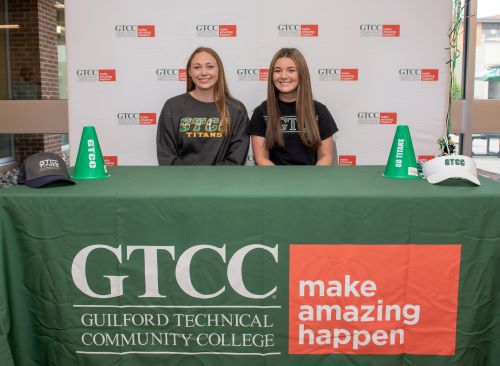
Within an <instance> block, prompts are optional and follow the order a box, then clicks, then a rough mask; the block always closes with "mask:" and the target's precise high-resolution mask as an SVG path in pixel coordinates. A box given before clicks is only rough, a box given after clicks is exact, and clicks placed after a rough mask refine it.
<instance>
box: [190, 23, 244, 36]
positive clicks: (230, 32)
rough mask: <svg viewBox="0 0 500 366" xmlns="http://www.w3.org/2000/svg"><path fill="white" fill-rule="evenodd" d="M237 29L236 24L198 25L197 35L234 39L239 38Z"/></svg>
mask: <svg viewBox="0 0 500 366" xmlns="http://www.w3.org/2000/svg"><path fill="white" fill-rule="evenodd" d="M237 29H238V27H237V25H236V24H219V25H216V24H198V25H197V26H196V35H197V36H198V37H221V38H228V37H230V38H234V37H236V36H237Z"/></svg>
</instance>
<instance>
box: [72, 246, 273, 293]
mask: <svg viewBox="0 0 500 366" xmlns="http://www.w3.org/2000/svg"><path fill="white" fill-rule="evenodd" d="M175 249H176V248H175V246H171V245H164V246H153V245H151V246H148V245H127V246H123V247H122V246H121V245H119V246H118V247H117V248H115V247H112V246H109V245H104V244H95V245H90V246H88V247H85V248H83V249H82V250H80V251H79V252H78V253H77V254H76V256H75V257H74V259H73V263H72V266H71V275H72V278H73V282H74V284H75V286H76V287H77V288H78V289H79V290H80V291H81V292H83V293H84V294H85V295H87V296H89V297H92V298H96V299H110V298H116V297H120V296H123V295H124V293H125V286H124V280H125V279H126V278H129V277H130V276H129V275H105V276H102V277H104V278H105V279H102V281H100V282H99V283H98V284H96V285H95V287H94V288H103V282H104V286H105V287H107V291H106V293H104V294H103V293H97V292H96V291H95V290H94V289H93V288H92V284H90V283H89V277H88V276H87V264H88V262H89V261H91V260H92V259H95V255H96V254H97V253H99V255H107V256H110V257H111V258H113V262H114V263H113V265H112V266H110V271H111V272H112V271H113V269H115V270H116V268H119V271H118V272H119V273H122V274H123V273H125V272H126V269H125V268H126V266H123V268H122V267H121V265H122V264H123V263H124V261H129V260H130V259H131V257H132V256H134V253H142V256H143V258H144V263H143V265H144V273H143V274H142V278H143V280H144V294H142V295H140V296H138V297H141V298H164V297H167V295H166V294H162V293H160V289H159V281H160V278H159V276H158V271H159V266H162V267H163V266H172V264H171V262H170V263H164V262H159V261H158V257H159V253H165V254H167V255H168V256H169V257H170V258H172V260H173V261H175V260H176V251H175ZM256 251H258V252H260V253H262V252H264V253H266V254H267V255H269V256H271V257H272V259H273V260H274V262H275V263H278V245H275V246H274V247H268V246H266V245H262V244H250V245H247V246H244V247H242V248H240V249H238V250H237V251H236V252H235V253H234V254H233V255H232V257H231V258H228V256H227V251H226V245H223V246H222V247H220V248H219V247H217V246H213V245H206V244H202V245H195V246H193V247H191V248H189V249H187V250H185V251H184V252H183V253H182V254H181V255H180V256H179V257H178V259H177V263H176V264H175V265H174V266H173V267H174V268H173V270H174V273H175V274H174V276H175V280H176V283H177V285H178V286H179V288H180V289H181V290H182V291H183V292H184V293H185V294H187V295H189V296H191V297H193V298H197V299H213V298H216V297H218V296H220V295H222V294H223V293H224V292H225V291H226V286H225V285H223V284H221V285H220V287H219V290H217V291H215V292H211V293H207V292H206V291H204V292H202V290H200V289H199V288H196V287H195V285H194V283H193V281H192V279H191V261H192V260H193V258H194V257H198V256H202V257H203V256H204V255H207V254H210V255H211V256H210V258H211V260H213V258H214V256H216V257H217V258H219V262H220V263H219V265H220V266H226V263H227V266H226V273H227V281H228V283H229V285H230V287H231V288H232V289H233V290H234V291H235V292H236V293H237V294H238V295H240V296H242V297H244V298H247V299H266V298H268V297H270V296H272V295H273V294H275V293H276V291H277V287H276V286H274V287H272V285H269V286H268V288H267V289H265V290H262V291H260V292H259V293H256V292H253V291H255V290H250V289H248V288H247V287H246V286H245V280H244V278H243V277H244V273H245V272H244V271H243V269H242V268H243V262H244V261H245V257H246V256H247V255H249V254H250V253H252V252H256ZM211 263H212V262H211ZM197 270H198V271H199V270H200V269H199V268H198V269H197ZM207 270H209V271H210V270H211V269H210V268H209V269H207ZM134 272H136V271H134ZM131 276H133V274H131ZM127 296H130V294H128V293H127Z"/></svg>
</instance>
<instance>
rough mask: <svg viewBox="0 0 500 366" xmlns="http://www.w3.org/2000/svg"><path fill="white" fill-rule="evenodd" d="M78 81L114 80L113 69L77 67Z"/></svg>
mask: <svg viewBox="0 0 500 366" xmlns="http://www.w3.org/2000/svg"><path fill="white" fill-rule="evenodd" d="M76 77H77V80H78V81H90V82H98V81H116V70H115V69H78V70H76Z"/></svg>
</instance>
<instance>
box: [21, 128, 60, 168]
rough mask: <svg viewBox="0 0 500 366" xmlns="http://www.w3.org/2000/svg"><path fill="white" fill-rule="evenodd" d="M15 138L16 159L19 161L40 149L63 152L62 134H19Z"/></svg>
mask: <svg viewBox="0 0 500 366" xmlns="http://www.w3.org/2000/svg"><path fill="white" fill-rule="evenodd" d="M14 139H15V150H16V160H17V161H18V162H19V163H20V162H22V161H23V160H24V159H25V158H26V157H27V156H29V155H31V154H34V153H37V152H40V151H49V152H54V153H57V154H61V135H60V134H54V133H53V134H40V133H31V134H30V133H28V134H18V135H16V136H15V138H14Z"/></svg>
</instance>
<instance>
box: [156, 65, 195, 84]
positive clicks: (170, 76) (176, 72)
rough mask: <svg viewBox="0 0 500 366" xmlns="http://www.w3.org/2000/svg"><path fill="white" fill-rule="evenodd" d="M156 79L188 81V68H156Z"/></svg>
mask: <svg viewBox="0 0 500 366" xmlns="http://www.w3.org/2000/svg"><path fill="white" fill-rule="evenodd" d="M155 76H156V80H158V81H186V80H187V70H186V69H175V68H167V69H164V68H160V69H156V70H155Z"/></svg>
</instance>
